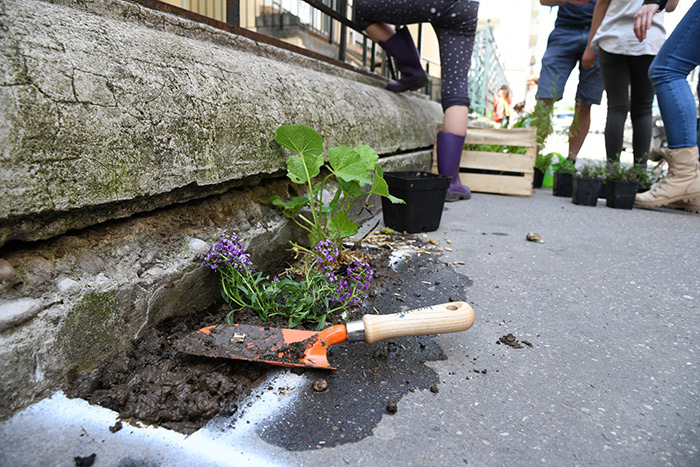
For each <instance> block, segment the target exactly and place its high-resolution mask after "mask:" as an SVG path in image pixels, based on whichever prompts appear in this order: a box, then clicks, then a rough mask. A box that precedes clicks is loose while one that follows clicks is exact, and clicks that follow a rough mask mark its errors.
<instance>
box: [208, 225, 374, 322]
mask: <svg viewBox="0 0 700 467" xmlns="http://www.w3.org/2000/svg"><path fill="white" fill-rule="evenodd" d="M338 254H339V250H338V248H337V247H336V246H335V244H334V243H333V242H332V241H331V240H324V241H321V242H319V243H318V244H317V245H316V246H315V247H314V248H313V250H311V252H310V253H309V254H306V255H304V257H303V258H302V260H301V261H300V262H299V263H296V264H295V265H294V266H293V270H292V271H291V275H289V276H285V277H283V278H279V277H276V276H275V277H273V278H272V279H270V278H269V276H266V275H263V273H262V272H260V271H256V270H255V269H254V268H253V264H252V262H251V260H250V255H248V254H247V253H245V252H244V249H243V245H242V244H241V241H240V239H239V238H238V236H237V235H236V234H227V233H223V234H221V236H220V238H219V240H218V241H217V242H216V243H215V244H214V245H212V247H211V248H210V250H209V253H208V254H207V256H206V258H205V260H204V264H206V265H209V266H210V267H211V268H212V269H214V270H216V271H218V272H219V275H220V278H221V295H222V296H223V297H224V300H226V302H227V303H228V304H229V306H230V307H231V311H230V312H229V313H228V315H227V316H226V321H227V322H228V323H233V320H234V313H235V312H236V311H240V310H242V309H244V308H248V309H251V310H253V311H254V312H255V313H256V314H257V315H258V316H259V317H260V319H262V320H263V321H269V320H270V319H272V318H274V317H276V316H282V317H284V318H286V319H287V320H288V321H289V325H290V327H294V326H297V325H299V324H300V323H301V322H302V321H313V322H315V323H318V325H317V329H318V330H320V329H322V328H323V327H324V326H325V324H326V321H327V319H328V316H329V315H331V314H333V313H336V312H342V311H345V310H347V309H348V308H350V307H353V306H359V305H360V304H362V302H363V301H364V300H365V298H366V296H367V289H368V287H369V283H370V281H371V280H372V277H373V275H374V273H373V271H372V268H370V266H369V265H368V264H366V263H358V262H356V263H353V264H352V265H351V266H349V267H347V268H346V270H345V272H344V274H342V275H341V274H338V273H337V272H336V269H338V267H339V265H338V263H337V261H338ZM294 277H299V278H301V280H295V278H294Z"/></svg>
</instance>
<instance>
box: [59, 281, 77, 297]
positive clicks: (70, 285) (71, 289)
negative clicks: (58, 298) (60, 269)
mask: <svg viewBox="0 0 700 467" xmlns="http://www.w3.org/2000/svg"><path fill="white" fill-rule="evenodd" d="M56 285H57V286H58V290H60V291H61V292H63V293H67V294H71V295H75V294H77V293H79V292H80V289H81V287H80V284H79V283H78V282H76V281H74V280H73V279H71V278H68V277H63V278H61V279H59V280H58V282H57V283H56Z"/></svg>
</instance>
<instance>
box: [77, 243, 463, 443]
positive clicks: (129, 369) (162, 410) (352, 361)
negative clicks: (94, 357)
mask: <svg viewBox="0 0 700 467" xmlns="http://www.w3.org/2000/svg"><path fill="white" fill-rule="evenodd" d="M395 237H398V238H399V239H404V240H400V241H409V242H413V243H420V244H422V241H419V240H416V238H418V237H420V236H416V237H412V236H408V237H405V238H404V237H402V236H400V235H399V236H395ZM411 239H413V240H411ZM431 243H433V245H434V242H431ZM394 246H395V245H388V244H384V245H380V246H379V247H376V246H375V247H370V248H363V249H361V250H359V251H357V253H356V254H357V255H358V257H359V258H358V259H361V260H363V261H366V262H369V263H370V265H371V266H372V268H373V269H374V273H375V274H374V279H373V281H372V285H371V289H372V292H371V294H370V296H369V297H368V300H367V302H366V303H365V305H364V306H363V307H362V308H360V309H355V310H352V311H351V312H350V316H349V318H350V320H355V319H360V318H361V316H362V315H364V314H368V313H373V314H376V313H379V314H386V313H395V312H397V311H401V307H402V306H404V307H405V306H410V308H419V307H423V306H428V305H435V304H439V303H444V302H448V301H454V300H460V299H464V297H465V296H466V293H465V290H464V289H465V287H468V286H470V285H471V281H470V280H469V279H468V278H466V277H464V276H461V275H458V274H455V272H454V270H453V269H452V268H450V267H447V266H446V265H445V264H444V263H442V262H441V261H439V260H433V259H432V258H431V257H430V256H431V254H438V255H439V254H440V253H435V250H438V249H439V248H437V247H434V246H432V245H431V244H428V243H425V244H422V245H415V244H414V245H413V248H418V249H419V251H420V249H423V250H433V252H432V253H431V252H429V251H424V252H420V253H418V254H414V255H413V256H412V257H411V259H410V260H408V261H407V262H406V263H404V264H403V265H401V266H400V267H399V268H398V269H397V270H394V269H392V268H391V267H390V265H389V256H390V255H391V252H392V250H393V248H394ZM426 279H427V280H426ZM428 284H430V285H428ZM419 291H420V292H419ZM227 311H228V307H227V305H225V304H219V305H217V306H215V307H212V308H211V309H209V310H207V311H205V312H203V313H201V314H198V315H190V316H186V317H178V318H173V319H170V320H167V321H165V322H163V323H161V324H160V325H159V326H157V327H156V328H152V329H150V330H149V331H147V333H146V334H145V336H144V337H142V338H141V339H140V340H139V341H138V342H136V343H135V344H134V345H133V348H132V349H131V350H129V351H126V352H123V353H121V354H119V355H117V356H116V357H115V358H114V359H112V360H111V361H110V362H108V363H107V364H105V365H104V366H102V367H100V368H98V369H96V370H94V371H92V372H89V373H85V374H77V373H73V374H71V375H69V378H68V384H67V388H66V393H67V394H68V395H69V396H70V397H81V398H83V399H86V400H87V401H88V402H90V403H93V404H98V405H100V406H103V407H107V408H110V409H112V410H114V411H116V412H118V414H119V417H120V419H121V420H123V421H126V422H132V423H134V422H141V423H144V424H151V425H158V426H162V427H165V428H168V429H172V430H176V431H179V432H182V433H187V434H189V433H192V432H194V431H196V430H197V429H199V428H201V427H202V426H203V425H204V424H205V423H207V422H208V421H209V420H210V419H212V418H213V417H215V416H216V415H222V416H224V417H226V416H230V415H233V414H234V413H235V411H236V410H237V407H238V404H239V403H240V402H242V401H243V400H244V399H245V398H246V397H247V396H248V395H249V394H250V393H251V392H252V390H253V389H255V388H256V387H257V386H258V385H259V384H260V383H262V382H263V381H265V379H266V377H267V376H268V372H269V371H271V370H273V369H275V371H277V370H276V369H277V368H278V367H272V366H270V365H266V364H262V363H255V362H248V361H243V360H231V359H226V358H209V357H200V356H192V355H187V354H185V353H182V352H180V351H178V350H177V348H176V346H175V343H176V342H178V341H179V340H180V339H182V338H184V337H185V336H186V335H188V334H190V333H192V332H194V331H197V330H199V329H201V328H203V327H206V326H210V325H213V324H222V323H224V321H225V316H226V313H227ZM235 321H236V323H242V324H251V325H259V326H264V327H275V328H287V327H289V326H288V323H287V322H286V321H285V320H284V319H277V320H275V321H271V322H265V323H262V322H261V321H260V319H259V318H258V316H257V315H255V314H254V313H253V312H251V311H247V310H244V311H241V312H237V313H236V315H235ZM343 322H344V321H343V320H342V317H341V316H339V315H337V316H333V317H332V320H331V322H329V323H328V324H340V323H343ZM314 328H315V323H307V324H306V325H302V326H300V327H299V328H298V329H306V330H314ZM293 350H294V349H292V351H293ZM328 356H329V361H330V363H331V365H332V366H336V367H338V370H336V371H331V372H329V371H327V370H306V369H303V368H297V369H295V370H294V371H295V372H297V371H300V372H309V375H310V376H311V377H312V380H315V379H318V378H324V379H326V380H327V384H328V386H329V388H328V390H326V391H323V392H315V391H314V390H313V388H311V387H310V388H309V394H316V397H308V398H307V399H306V400H303V401H302V403H301V404H298V405H299V407H298V410H297V409H296V408H295V409H294V410H292V412H290V413H289V414H287V415H286V416H285V417H284V420H279V421H278V423H276V424H275V425H276V426H275V427H271V428H269V429H268V430H265V431H266V432H265V433H262V436H263V438H264V439H266V440H268V441H271V442H274V443H275V444H278V445H281V446H284V447H285V448H288V449H311V448H314V447H316V443H317V441H318V439H319V434H320V433H326V434H327V435H326V436H324V437H325V441H326V443H327V444H325V443H324V444H325V445H326V446H331V445H336V444H342V443H345V442H355V441H358V440H360V439H362V438H364V437H365V436H367V435H368V434H371V430H372V429H373V427H374V426H376V423H378V422H379V420H380V419H381V415H382V414H383V413H385V411H386V407H387V404H388V402H390V401H399V400H400V398H401V396H402V395H403V394H406V393H407V392H409V391H414V390H416V389H426V390H427V389H428V388H430V387H431V386H432V385H435V384H436V383H438V382H439V381H438V377H437V374H436V373H435V372H434V371H433V370H432V369H431V368H429V367H428V366H426V365H424V363H425V362H426V361H434V360H440V359H443V358H444V355H443V353H442V350H441V349H440V347H439V346H437V344H435V343H434V341H433V340H432V339H431V338H430V337H428V336H420V337H411V338H402V339H400V340H396V341H389V342H380V343H377V344H373V345H368V344H365V343H355V344H348V345H336V346H332V347H331V348H329V352H328ZM300 414H304V416H300ZM311 419H314V420H316V421H318V420H325V422H324V423H321V424H320V425H319V424H318V422H314V423H313V430H309V426H310V424H311V422H312V421H314V420H311ZM317 425H318V426H317ZM115 427H116V425H115ZM297 428H298V430H297ZM299 431H304V432H306V433H308V434H309V436H308V437H299V436H290V434H291V433H299ZM285 432H286V435H285Z"/></svg>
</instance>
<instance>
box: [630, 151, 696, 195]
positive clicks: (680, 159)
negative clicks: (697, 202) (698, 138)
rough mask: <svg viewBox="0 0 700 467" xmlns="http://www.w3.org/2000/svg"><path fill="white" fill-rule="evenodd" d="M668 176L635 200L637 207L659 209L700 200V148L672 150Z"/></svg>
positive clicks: (669, 155)
mask: <svg viewBox="0 0 700 467" xmlns="http://www.w3.org/2000/svg"><path fill="white" fill-rule="evenodd" d="M665 157H666V160H667V161H668V175H667V176H666V177H665V178H664V179H663V180H661V181H660V182H659V183H657V184H655V185H654V186H652V187H651V189H650V190H649V191H645V192H644V193H639V194H637V196H635V198H634V204H635V206H641V207H657V206H668V205H669V204H672V203H675V202H677V201H681V202H684V203H687V202H688V201H692V200H694V199H696V198H700V170H699V168H700V163H699V162H698V147H697V146H693V147H688V148H679V149H671V150H670V151H669V154H667V155H666V156H665Z"/></svg>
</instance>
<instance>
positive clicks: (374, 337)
mask: <svg viewBox="0 0 700 467" xmlns="http://www.w3.org/2000/svg"><path fill="white" fill-rule="evenodd" d="M362 322H363V323H364V328H365V329H364V331H365V341H366V342H367V343H368V344H372V343H374V342H379V341H381V340H384V339H390V338H392V337H405V336H423V335H426V334H441V333H444V332H458V331H466V330H467V329H469V328H470V327H472V324H473V323H474V310H473V309H472V307H471V306H469V304H468V303H464V302H450V303H443V304H441V305H435V306H429V307H426V308H418V309H416V310H411V311H405V312H403V313H394V314H391V315H365V316H363V317H362Z"/></svg>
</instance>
